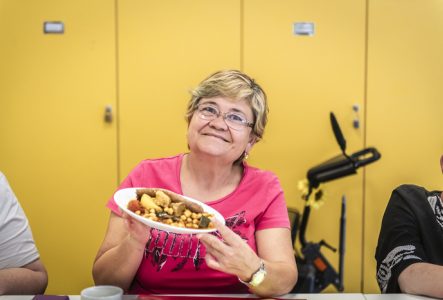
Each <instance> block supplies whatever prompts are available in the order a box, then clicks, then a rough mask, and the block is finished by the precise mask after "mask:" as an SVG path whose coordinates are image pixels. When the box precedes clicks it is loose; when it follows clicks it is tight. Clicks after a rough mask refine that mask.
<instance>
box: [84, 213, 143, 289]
mask: <svg viewBox="0 0 443 300" xmlns="http://www.w3.org/2000/svg"><path fill="white" fill-rule="evenodd" d="M148 238H149V227H148V226H146V225H145V224H142V223H140V222H138V221H136V220H134V219H133V218H131V217H129V216H127V215H126V216H125V217H124V218H122V217H119V216H117V215H116V214H114V213H111V216H110V218H109V224H108V230H107V232H106V236H105V239H104V241H103V243H102V245H101V247H100V249H99V251H98V253H97V256H96V258H95V262H94V266H93V270H92V274H93V277H94V281H95V284H97V285H103V284H109V285H116V286H119V287H121V288H122V289H124V290H127V289H128V288H129V287H130V285H131V283H132V281H133V279H134V276H135V274H136V272H137V270H138V267H139V265H140V263H141V260H142V258H143V253H144V250H145V245H146V242H147V239H148ZM115 270H119V271H118V272H115Z"/></svg>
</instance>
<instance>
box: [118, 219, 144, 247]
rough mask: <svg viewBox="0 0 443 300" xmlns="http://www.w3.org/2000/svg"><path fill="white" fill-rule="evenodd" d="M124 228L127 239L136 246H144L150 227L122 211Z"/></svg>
mask: <svg viewBox="0 0 443 300" xmlns="http://www.w3.org/2000/svg"><path fill="white" fill-rule="evenodd" d="M122 218H123V219H124V222H125V225H126V229H127V231H128V239H129V240H130V241H131V242H132V243H133V244H134V245H135V246H137V247H142V248H144V247H145V245H146V243H147V242H148V239H149V236H150V230H151V227H149V226H147V225H146V224H143V223H141V222H139V221H137V220H135V219H134V218H132V217H131V216H130V215H128V214H126V213H123V214H122Z"/></svg>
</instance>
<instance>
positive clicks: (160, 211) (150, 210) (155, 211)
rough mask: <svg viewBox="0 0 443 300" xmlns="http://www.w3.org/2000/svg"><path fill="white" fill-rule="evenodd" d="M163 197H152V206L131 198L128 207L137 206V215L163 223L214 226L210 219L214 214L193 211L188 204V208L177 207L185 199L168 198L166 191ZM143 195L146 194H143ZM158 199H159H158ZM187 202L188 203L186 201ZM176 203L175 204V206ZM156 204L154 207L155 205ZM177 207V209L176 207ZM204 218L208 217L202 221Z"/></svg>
mask: <svg viewBox="0 0 443 300" xmlns="http://www.w3.org/2000/svg"><path fill="white" fill-rule="evenodd" d="M161 194H162V195H161V199H156V198H152V199H150V200H149V201H151V202H149V204H150V206H151V207H146V206H144V205H143V204H145V203H148V202H144V201H140V200H137V199H135V200H131V201H130V202H132V203H131V206H130V205H129V204H128V209H130V210H131V207H135V208H137V210H136V211H134V210H131V211H133V212H135V213H136V214H137V215H140V216H143V217H145V218H147V219H150V220H152V221H156V222H161V223H163V224H167V225H171V226H176V227H181V228H192V229H198V228H201V229H206V228H214V224H213V223H212V222H210V221H209V220H208V218H211V217H212V216H213V215H212V214H209V213H207V212H203V213H200V212H193V211H191V210H190V209H189V208H190V207H192V206H187V207H186V209H184V210H183V208H184V207H182V209H177V203H180V205H183V203H185V202H183V201H181V202H177V200H175V201H171V200H170V199H169V200H168V199H166V198H165V197H169V196H168V195H166V194H165V193H161ZM143 196H146V195H144V194H143ZM157 200H158V201H157ZM134 201H139V203H138V204H137V203H133V202H134ZM185 204H186V203H185ZM174 205H175V206H174ZM153 206H154V207H153ZM173 206H174V207H173ZM174 208H175V209H174ZM202 218H206V219H205V220H203V221H202Z"/></svg>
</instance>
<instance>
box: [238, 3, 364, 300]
mask: <svg viewBox="0 0 443 300" xmlns="http://www.w3.org/2000/svg"><path fill="white" fill-rule="evenodd" d="M243 12H244V16H243V23H242V28H243V30H244V31H243V34H242V35H243V39H242V41H243V43H242V49H243V53H242V68H243V69H244V71H246V73H249V74H251V75H252V76H253V77H255V78H256V79H257V81H258V82H259V83H261V84H262V86H263V88H264V89H265V90H266V91H267V93H268V98H269V106H270V115H269V125H268V128H267V131H266V132H265V135H264V139H263V141H261V142H260V143H258V144H257V145H256V146H255V148H254V149H253V150H252V153H251V154H250V161H251V163H253V164H255V165H258V166H260V167H263V168H266V169H270V170H273V171H274V172H275V173H276V174H277V175H278V176H279V178H280V180H281V182H282V185H283V188H284V191H285V195H286V199H287V202H288V205H289V206H293V207H297V208H299V209H300V210H301V209H302V207H303V204H304V202H303V201H302V200H301V197H300V192H299V190H298V189H297V182H298V181H299V180H301V179H303V178H305V177H306V172H307V171H308V169H309V168H311V167H313V166H314V165H317V164H319V163H321V162H323V161H325V160H327V159H329V158H331V157H332V156H334V155H337V154H339V153H340V148H339V146H338V145H337V143H336V141H335V138H334V135H333V133H332V130H331V126H330V123H329V112H330V111H333V112H334V113H335V114H336V116H337V118H338V120H339V123H340V124H341V127H342V131H343V133H344V135H345V137H346V139H347V142H348V147H347V149H348V152H349V154H350V153H352V152H355V151H357V150H360V149H361V148H363V146H364V127H363V125H364V108H365V102H364V85H365V81H364V80H365V78H364V71H365V65H364V62H365V1H363V0H361V1H356V0H340V1H327V0H322V1H320V0H317V1H311V0H309V1H307V0H297V1H294V0H284V1H266V0H245V1H244V7H243ZM302 22H311V23H313V24H314V30H315V31H314V34H313V35H310V36H309V35H295V34H294V32H293V27H294V23H302ZM355 104H356V105H358V106H359V112H358V114H357V113H356V112H354V111H353V110H352V107H353V105H355ZM354 118H355V119H357V118H358V119H359V121H360V128H358V129H355V128H353V125H352V122H353V119H354ZM325 189H326V192H327V199H326V200H325V201H324V204H323V206H322V207H321V208H320V209H319V210H315V209H314V210H312V211H311V215H310V221H309V224H308V230H307V233H306V238H307V240H308V241H314V242H318V241H320V240H321V239H325V240H326V241H327V242H328V243H329V244H331V245H333V246H338V236H339V218H340V204H341V201H340V200H341V196H342V194H346V196H347V200H348V201H347V204H348V208H347V210H348V217H347V223H348V227H347V240H346V259H345V272H344V277H345V281H344V286H345V291H346V292H359V291H360V288H361V279H362V278H361V265H362V258H361V251H362V242H363V240H362V216H363V203H364V199H363V178H362V171H361V170H360V171H359V174H358V175H354V176H351V177H346V178H343V179H339V180H336V181H332V182H330V183H326V184H325ZM322 252H323V253H324V254H325V255H326V256H327V258H328V259H329V261H330V262H331V263H332V264H333V266H334V267H335V268H336V269H338V266H337V261H338V255H337V254H334V253H332V252H331V251H330V250H328V249H326V248H325V247H324V248H322ZM328 291H335V289H334V288H328Z"/></svg>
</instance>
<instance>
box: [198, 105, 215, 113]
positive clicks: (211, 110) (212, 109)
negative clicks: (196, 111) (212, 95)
mask: <svg viewBox="0 0 443 300" xmlns="http://www.w3.org/2000/svg"><path fill="white" fill-rule="evenodd" d="M201 111H203V112H205V113H208V114H213V115H217V114H218V111H217V109H216V108H215V107H212V106H203V107H202V108H201Z"/></svg>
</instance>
